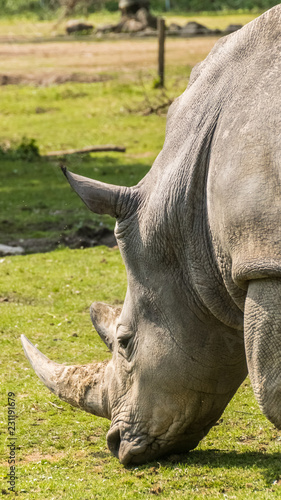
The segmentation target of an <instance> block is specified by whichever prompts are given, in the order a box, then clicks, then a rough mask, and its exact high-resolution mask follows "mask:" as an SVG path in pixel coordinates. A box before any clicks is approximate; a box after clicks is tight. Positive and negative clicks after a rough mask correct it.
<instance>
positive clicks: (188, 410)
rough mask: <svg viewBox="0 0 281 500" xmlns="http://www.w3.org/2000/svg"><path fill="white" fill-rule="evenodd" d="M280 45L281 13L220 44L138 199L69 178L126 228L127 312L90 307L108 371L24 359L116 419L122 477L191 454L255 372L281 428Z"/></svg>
mask: <svg viewBox="0 0 281 500" xmlns="http://www.w3.org/2000/svg"><path fill="white" fill-rule="evenodd" d="M280 39H281V6H280V5H279V6H276V7H274V8H273V9H271V10H269V11H268V12H266V13H265V14H263V15H262V16H261V17H259V18H258V19H256V20H255V21H253V22H251V23H250V24H248V25H247V26H245V27H244V28H243V29H241V30H240V31H238V32H236V33H234V34H232V35H230V36H227V37H225V38H222V39H221V40H220V41H219V42H218V43H217V44H216V46H215V47H214V49H213V50H212V51H211V53H210V54H209V56H208V57H207V58H206V60H205V61H204V62H202V63H201V64H199V65H198V66H196V68H195V69H194V70H193V72H192V75H191V80H190V83H189V85H188V88H187V90H186V91H185V92H184V93H183V95H182V96H181V97H179V98H178V99H177V100H176V101H175V102H174V104H173V105H172V106H171V108H170V111H169V114H168V122H167V132H166V140H165V144H164V147H163V150H162V152H161V153H160V154H159V156H158V157H157V159H156V161H155V163H154V164H153V166H152V168H151V170H150V172H149V173H148V174H147V175H146V176H145V177H144V179H143V180H142V181H141V182H140V183H139V184H138V185H137V186H135V187H131V188H126V187H118V186H113V185H108V184H103V183H100V182H96V181H93V180H91V179H87V178H85V177H81V176H79V175H75V174H71V173H70V172H67V171H65V175H66V177H67V179H68V181H69V182H70V184H71V186H72V187H73V188H74V190H75V191H76V192H77V193H78V195H79V196H80V197H81V198H82V200H83V201H84V202H85V203H86V205H87V206H88V207H89V208H90V209H91V210H93V211H94V212H97V213H106V214H110V215H112V216H115V217H116V218H117V223H116V230H115V232H116V237H117V241H118V245H119V248H120V251H121V254H122V257H123V259H124V262H125V265H126V269H127V277H128V290H127V294H126V298H125V302H124V306H123V308H122V310H121V309H119V308H117V309H116V308H113V307H111V306H108V305H105V304H101V303H94V304H93V305H92V307H91V317H92V321H93V323H94V326H95V328H96V330H97V331H98V333H99V335H100V336H101V338H102V339H103V340H104V342H105V343H106V345H107V346H108V347H109V349H110V350H111V351H112V360H110V361H109V362H108V363H100V364H90V365H85V366H63V365H59V364H57V363H54V362H52V361H50V360H48V358H46V357H45V356H44V355H42V354H41V353H40V352H39V351H38V350H37V349H36V348H35V347H33V346H32V344H31V343H30V342H29V341H28V340H27V339H26V338H25V337H24V338H23V345H24V349H25V352H26V355H27V357H28V359H29V361H30V362H31V364H32V366H33V368H34V369H35V371H36V373H37V375H38V376H39V377H40V379H41V380H42V381H43V382H44V383H45V385H46V386H47V387H48V388H49V389H50V390H52V391H53V392H54V393H55V394H57V395H58V396H59V397H60V398H61V399H63V400H64V401H67V402H69V403H70V404H72V405H74V406H78V407H79V408H82V409H84V410H86V411H88V412H90V413H93V414H95V415H99V416H101V417H106V418H108V419H111V421H112V423H111V428H110V430H109V432H108V435H107V441H108V446H109V448H110V450H111V451H112V452H113V454H114V455H115V456H117V457H118V458H119V460H120V461H121V462H122V463H123V464H128V463H130V462H132V463H141V462H144V461H147V460H150V459H154V458H156V457H159V456H160V455H163V454H167V453H170V452H184V451H187V450H190V449H192V448H194V447H195V446H196V445H197V444H198V442H199V441H200V440H201V439H202V438H203V437H204V436H205V435H206V433H207V432H208V431H209V429H210V428H211V427H212V426H213V425H214V424H215V423H216V422H217V420H218V418H219V417H220V415H221V414H222V412H223V411H224V409H225V407H226V405H227V404H228V402H229V401H230V400H231V398H232V396H233V395H234V393H235V392H236V390H237V389H238V387H239V386H240V384H241V382H242V381H243V380H244V378H245V376H246V374H247V371H249V374H250V378H251V381H252V385H253V388H254V392H255V396H256V398H257V400H258V403H259V405H260V408H261V410H262V411H263V413H264V414H265V415H266V416H267V417H268V419H269V420H270V421H271V422H272V423H273V424H275V425H276V427H277V428H279V429H280V428H281V308H280V305H281V156H280V153H281V143H280V130H281V127H280V125H281V116H280V100H281V99H280V98H281V64H280V49H281V43H280ZM245 351H246V353H245Z"/></svg>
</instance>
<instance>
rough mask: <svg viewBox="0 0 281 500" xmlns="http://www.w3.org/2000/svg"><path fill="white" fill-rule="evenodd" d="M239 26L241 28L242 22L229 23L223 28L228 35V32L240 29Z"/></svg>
mask: <svg viewBox="0 0 281 500" xmlns="http://www.w3.org/2000/svg"><path fill="white" fill-rule="evenodd" d="M241 28H243V26H242V24H230V25H229V26H227V28H226V29H225V33H226V34H227V35H229V34H230V33H234V31H238V30H240V29H241Z"/></svg>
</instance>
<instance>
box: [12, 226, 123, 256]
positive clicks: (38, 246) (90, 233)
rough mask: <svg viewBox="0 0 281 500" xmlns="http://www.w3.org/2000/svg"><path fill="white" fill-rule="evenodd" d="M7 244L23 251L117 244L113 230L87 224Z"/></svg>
mask: <svg viewBox="0 0 281 500" xmlns="http://www.w3.org/2000/svg"><path fill="white" fill-rule="evenodd" d="M8 245H11V246H20V247H22V248H23V249H24V253H26V254H28V253H44V252H51V251H52V250H55V249H56V248H58V247H60V246H65V247H69V248H73V249H74V248H89V247H95V246H98V245H105V246H107V247H109V248H113V247H115V246H116V245H117V242H116V239H115V236H114V232H113V231H111V230H110V229H107V228H102V229H99V230H94V229H93V228H91V227H89V226H82V227H81V228H79V229H78V230H77V231H75V232H73V233H71V234H66V233H63V232H62V233H61V234H60V236H59V237H56V238H50V237H46V238H28V239H20V240H13V241H9V242H8Z"/></svg>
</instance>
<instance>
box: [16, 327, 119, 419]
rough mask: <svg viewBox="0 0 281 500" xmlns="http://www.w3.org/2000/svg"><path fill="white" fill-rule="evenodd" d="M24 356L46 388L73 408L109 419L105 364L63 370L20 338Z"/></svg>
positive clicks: (23, 337) (78, 366) (69, 367)
mask: <svg viewBox="0 0 281 500" xmlns="http://www.w3.org/2000/svg"><path fill="white" fill-rule="evenodd" d="M21 342H22V345H23V348H24V352H25V355H26V357H27V359H28V361H29V362H30V364H31V366H32V368H33V369H34V371H35V373H36V375H37V376H38V377H39V378H40V380H41V381H42V382H43V384H45V386H46V387H48V389H49V390H50V391H52V392H53V393H54V394H56V395H57V396H58V397H59V398H60V399H62V400H63V401H66V402H67V403H69V404H71V405H72V406H77V407H78V408H81V409H82V410H85V411H87V412H89V413H93V414H94V415H97V416H99V417H105V418H110V414H109V408H108V398H107V389H106V384H105V383H104V382H105V381H104V372H105V363H91V364H88V365H81V366H80V365H72V366H71V365H70V366H64V365H60V364H59V363H55V362H54V361H51V360H50V359H49V358H47V357H46V356H44V354H42V353H41V352H40V351H39V350H38V349H37V348H36V347H35V346H34V345H33V344H32V343H31V342H30V341H29V340H28V339H27V338H26V337H25V335H22V336H21Z"/></svg>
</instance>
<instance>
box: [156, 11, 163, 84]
mask: <svg viewBox="0 0 281 500" xmlns="http://www.w3.org/2000/svg"><path fill="white" fill-rule="evenodd" d="M157 30H158V75H159V87H164V71H165V19H162V18H161V17H158V18H157Z"/></svg>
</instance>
